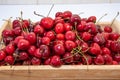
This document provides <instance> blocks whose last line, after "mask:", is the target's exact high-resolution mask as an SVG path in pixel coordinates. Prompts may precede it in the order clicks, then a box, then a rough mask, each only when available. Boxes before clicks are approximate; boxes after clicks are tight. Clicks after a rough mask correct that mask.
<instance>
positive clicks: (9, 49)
mask: <svg viewBox="0 0 120 80" xmlns="http://www.w3.org/2000/svg"><path fill="white" fill-rule="evenodd" d="M5 51H6V53H7V54H8V55H13V53H14V51H15V47H14V46H13V45H12V44H9V45H7V46H6V47H5Z"/></svg>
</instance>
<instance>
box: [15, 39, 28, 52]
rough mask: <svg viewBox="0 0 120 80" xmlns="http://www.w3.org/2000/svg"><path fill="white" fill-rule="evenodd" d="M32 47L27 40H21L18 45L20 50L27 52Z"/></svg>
mask: <svg viewBox="0 0 120 80" xmlns="http://www.w3.org/2000/svg"><path fill="white" fill-rule="evenodd" d="M29 46H30V43H29V41H28V40H25V39H20V40H19V42H18V44H17V47H18V49H20V50H27V49H28V48H29Z"/></svg>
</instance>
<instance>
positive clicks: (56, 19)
mask: <svg viewBox="0 0 120 80" xmlns="http://www.w3.org/2000/svg"><path fill="white" fill-rule="evenodd" d="M57 23H62V24H63V23H64V19H63V18H62V17H56V18H55V19H54V25H56V24H57Z"/></svg>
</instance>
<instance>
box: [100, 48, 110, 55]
mask: <svg viewBox="0 0 120 80" xmlns="http://www.w3.org/2000/svg"><path fill="white" fill-rule="evenodd" d="M102 54H103V55H104V54H108V55H111V51H110V50H109V49H108V48H107V47H103V48H102Z"/></svg>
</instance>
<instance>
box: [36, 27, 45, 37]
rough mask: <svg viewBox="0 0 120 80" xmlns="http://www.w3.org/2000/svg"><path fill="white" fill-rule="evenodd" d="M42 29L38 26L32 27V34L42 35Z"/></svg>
mask: <svg viewBox="0 0 120 80" xmlns="http://www.w3.org/2000/svg"><path fill="white" fill-rule="evenodd" d="M44 31H45V30H44V28H43V27H42V26H40V25H36V26H35V27H34V33H36V34H40V35H42V34H43V33H44Z"/></svg>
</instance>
